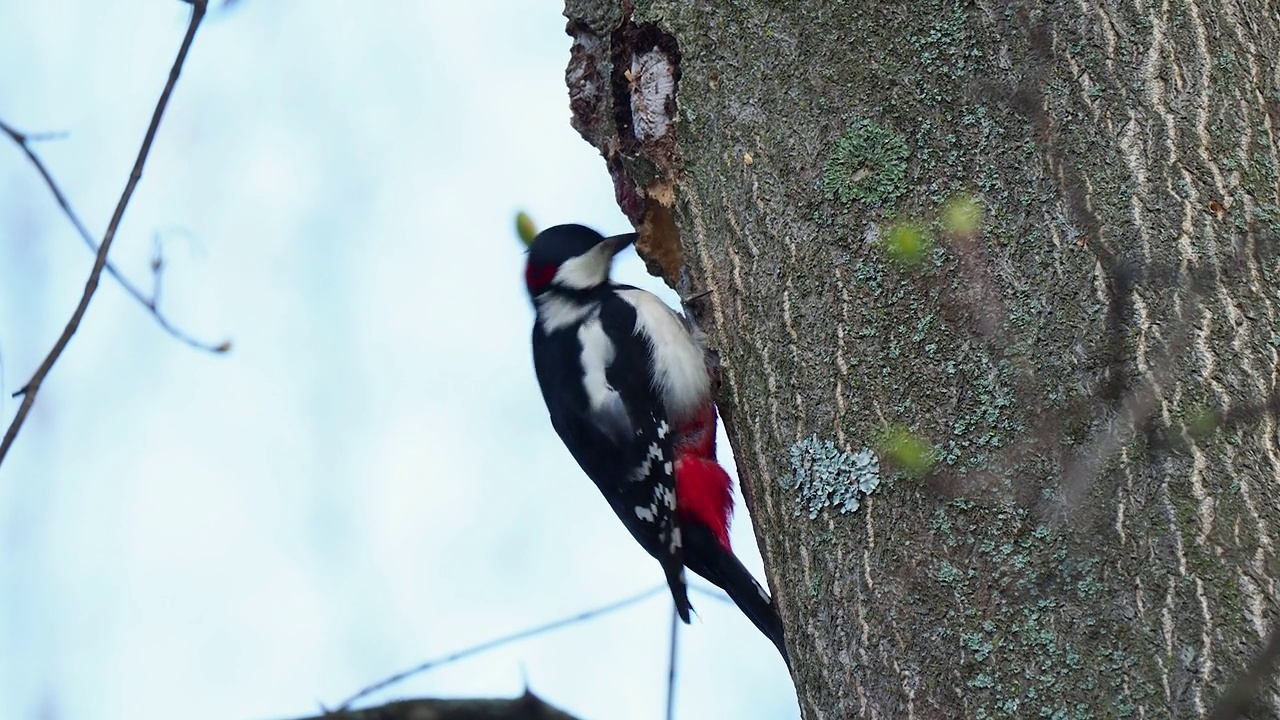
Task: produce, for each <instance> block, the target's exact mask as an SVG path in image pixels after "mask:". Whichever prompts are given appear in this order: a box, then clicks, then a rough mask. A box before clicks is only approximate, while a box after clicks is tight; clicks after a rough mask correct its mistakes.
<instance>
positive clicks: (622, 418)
mask: <svg viewBox="0 0 1280 720" xmlns="http://www.w3.org/2000/svg"><path fill="white" fill-rule="evenodd" d="M578 342H579V343H580V344H581V345H582V382H583V386H584V387H585V389H586V391H587V403H588V405H589V407H590V408H591V413H592V414H593V415H594V416H595V417H596V420H597V422H599V424H600V427H602V428H604V429H605V431H606V432H607V433H608V434H609V435H611V436H612V437H613V439H614V440H617V441H619V442H622V441H625V440H626V439H627V438H628V436H629V435H630V434H631V418H630V417H629V416H628V415H627V406H626V405H625V404H623V402H622V396H621V395H620V394H619V393H618V391H617V390H615V389H614V388H613V386H612V385H610V384H609V378H608V376H607V375H606V374H605V372H606V371H607V370H608V369H609V366H610V365H611V364H613V358H614V348H613V342H612V341H611V340H609V336H608V335H607V334H606V333H605V331H604V326H603V325H602V324H601V323H600V317H599V316H598V315H597V316H595V317H592V318H590V319H588V320H587V321H586V322H584V323H582V325H580V326H578Z"/></svg>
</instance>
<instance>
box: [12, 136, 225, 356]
mask: <svg viewBox="0 0 1280 720" xmlns="http://www.w3.org/2000/svg"><path fill="white" fill-rule="evenodd" d="M0 132H3V133H4V134H5V135H8V136H9V139H10V140H12V141H13V142H14V144H15V145H17V146H18V147H19V148H21V149H22V152H23V153H24V154H25V155H26V156H27V159H28V160H30V161H31V164H32V165H34V166H35V168H36V172H38V173H40V177H41V178H43V179H44V184H45V185H46V186H48V188H49V191H50V192H52V193H53V199H54V200H56V201H57V203H58V207H60V208H62V213H63V214H64V215H66V216H67V219H68V220H70V221H71V224H72V226H74V227H75V229H76V232H77V233H79V235H80V238H81V239H82V240H84V242H85V245H88V246H89V249H90V250H92V251H93V252H94V253H97V252H98V250H99V249H100V248H99V247H98V243H97V241H96V240H94V239H93V234H92V233H90V232H89V228H88V227H86V226H85V224H84V221H83V220H81V219H80V216H79V215H78V214H76V211H75V210H74V209H73V208H72V207H71V201H70V200H68V199H67V196H66V195H65V194H64V193H63V192H62V188H61V187H60V186H59V185H58V183H57V181H56V180H54V179H53V174H52V173H50V172H49V169H48V168H47V167H46V166H45V164H44V161H42V160H41V159H40V157H39V156H38V155H36V153H35V151H34V150H32V149H31V143H33V142H36V141H38V140H52V139H56V138H58V137H61V135H62V133H44V134H41V135H36V134H33V133H23V132H20V131H18V130H17V129H15V128H14V127H13V126H12V125H10V124H9V123H7V122H5V121H4V120H2V119H0ZM152 268H153V275H154V282H155V291H153V292H152V294H151V297H147V296H146V295H145V294H143V292H142V290H140V289H139V288H138V286H137V285H134V284H133V283H132V282H130V281H129V278H127V277H125V276H124V273H122V272H121V271H120V269H119V268H117V267H116V266H115V264H113V263H112V262H111V261H109V260H108V261H106V263H105V265H104V266H103V269H105V270H106V272H107V274H108V275H110V276H111V277H112V278H114V279H115V280H116V282H118V283H120V287H122V288H124V291H125V292H126V293H128V294H129V295H131V296H133V299H134V300H137V301H138V304H140V305H142V307H144V308H146V309H147V311H148V312H150V313H151V316H152V317H154V318H155V320H156V323H158V324H159V325H160V327H161V329H163V330H164V331H165V332H167V333H169V335H171V336H172V337H174V338H175V339H177V340H179V341H181V342H182V343H185V344H186V345H189V346H191V347H193V348H195V349H197V350H204V351H205V352H211V353H223V352H226V351H227V350H229V349H230V347H231V345H230V343H228V342H225V341H223V342H219V343H210V342H205V341H203V340H199V339H197V338H195V337H192V336H191V335H189V334H187V333H186V332H184V331H182V330H181V329H179V328H178V327H176V326H174V325H173V323H172V322H170V321H169V319H168V318H166V317H165V316H164V315H163V314H162V313H161V312H160V293H159V289H160V272H159V268H158V267H156V263H155V262H154V260H153V263H152Z"/></svg>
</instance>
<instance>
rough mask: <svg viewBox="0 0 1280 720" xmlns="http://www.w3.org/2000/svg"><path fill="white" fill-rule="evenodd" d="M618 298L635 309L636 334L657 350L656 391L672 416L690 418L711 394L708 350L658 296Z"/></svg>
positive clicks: (634, 292)
mask: <svg viewBox="0 0 1280 720" xmlns="http://www.w3.org/2000/svg"><path fill="white" fill-rule="evenodd" d="M618 295H619V297H621V298H622V299H623V300H626V301H627V302H628V303H630V304H631V306H632V307H633V308H635V310H636V332H637V333H640V334H641V335H643V336H644V337H645V338H646V339H648V341H649V347H650V348H652V350H653V364H654V370H655V372H654V383H655V384H656V386H657V387H655V388H654V390H655V391H656V392H657V393H658V394H659V395H661V396H662V402H663V405H665V406H666V408H667V412H668V413H669V414H670V416H671V417H673V418H676V419H683V418H687V417H689V416H690V415H692V414H693V413H694V412H696V411H697V410H698V409H699V408H700V407H701V406H702V405H703V404H705V403H706V401H707V396H708V395H710V394H711V378H710V376H709V375H708V374H707V364H706V353H705V350H704V349H703V348H702V347H701V346H700V345H698V343H696V342H694V339H693V337H692V336H691V335H690V334H689V331H688V329H687V328H685V326H684V322H682V321H681V319H680V316H679V315H677V314H676V313H675V311H674V310H672V309H671V308H669V307H667V305H666V303H664V302H662V301H661V300H659V299H658V296H657V295H654V294H653V293H650V292H646V291H644V290H639V289H627V290H619V291H618Z"/></svg>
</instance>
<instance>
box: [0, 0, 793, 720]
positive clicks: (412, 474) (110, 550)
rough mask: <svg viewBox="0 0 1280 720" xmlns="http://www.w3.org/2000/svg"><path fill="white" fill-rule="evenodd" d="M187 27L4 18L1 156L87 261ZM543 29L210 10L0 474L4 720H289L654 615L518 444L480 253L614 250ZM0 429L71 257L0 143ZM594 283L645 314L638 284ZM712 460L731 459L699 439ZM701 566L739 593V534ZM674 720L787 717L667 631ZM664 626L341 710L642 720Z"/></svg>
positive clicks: (168, 3)
mask: <svg viewBox="0 0 1280 720" xmlns="http://www.w3.org/2000/svg"><path fill="white" fill-rule="evenodd" d="M188 13H189V6H187V5H184V4H182V3H180V2H177V0H113V1H112V2H109V3H102V2H89V1H88V0H79V1H77V2H72V1H70V0H8V1H7V2H4V3H0V119H3V120H5V121H6V122H8V123H10V124H11V125H14V126H15V127H17V128H18V129H20V130H23V131H27V132H33V133H34V132H46V131H66V132H67V133H68V135H67V136H66V137H65V138H63V139H59V140H56V141H49V142H42V143H40V144H38V145H36V146H35V149H36V151H37V152H38V153H39V154H40V155H41V156H42V157H43V159H44V160H45V162H46V163H47V164H48V166H49V168H50V170H51V171H52V172H53V174H54V176H55V177H56V178H57V179H58V180H59V181H60V183H61V184H62V186H63V189H64V191H65V192H66V193H67V195H68V196H69V198H70V199H71V201H72V203H73V204H74V206H75V207H76V209H77V210H78V211H79V212H80V214H81V216H82V217H83V218H84V219H85V221H86V222H87V224H88V225H89V227H90V229H91V230H92V231H93V232H94V233H95V234H97V235H99V236H100V234H101V233H102V231H103V230H104V229H105V227H106V224H107V221H108V219H109V217H110V214H111V211H112V209H113V207H114V205H115V202H116V200H117V199H118V197H119V194H120V192H121V190H122V189H123V187H124V184H125V181H126V179H127V175H128V172H129V169H130V167H131V166H132V163H133V160H134V157H135V154H136V152H137V149H138V145H139V143H140V141H141V139H142V136H143V134H144V132H145V129H146V125H147V122H148V120H149V117H150V114H151V112H152V110H153V108H154V105H155V102H156V99H157V98H158V96H159V93H160V91H161V89H162V88H163V86H164V82H165V78H166V76H167V74H168V71H169V67H170V64H171V62H172V59H173V55H174V53H175V52H176V50H177V48H178V45H179V44H180V41H181V37H182V34H183V31H184V30H185V27H186V23H187V19H188ZM559 13H560V8H559V6H558V4H554V3H528V2H518V1H516V0H511V1H509V2H505V3H498V2H474V3H447V2H423V1H421V0H419V1H416V2H409V1H404V0H387V1H386V2H380V3H355V2H338V1H336V0H316V1H310V2H300V1H295V2H279V1H272V2H266V1H262V0H242V1H241V2H238V3H236V4H234V5H232V6H230V7H226V8H221V7H220V6H219V5H218V4H216V3H215V4H214V7H213V8H212V9H211V13H210V16H209V18H208V19H207V21H206V22H205V24H204V25H203V26H202V28H201V30H200V33H199V35H198V36H197V38H196V41H195V44H194V47H193V50H192V53H191V56H190V58H189V60H188V62H187V64H186V66H185V69H184V71H183V75H182V78H181V80H180V81H179V82H178V85H177V90H176V92H175V94H174V97H173V100H172V102H171V104H170V106H169V110H168V113H167V115H166V117H165V119H164V122H163V124H162V126H161V129H160V133H159V136H158V138H157V141H156V145H155V147H154V150H153V152H152V154H151V157H150V160H149V164H148V166H147V169H146V172H145V174H144V176H143V180H142V183H141V185H140V186H139V189H138V192H137V194H136V195H135V197H134V200H133V202H132V204H131V206H130V207H129V210H128V213H127V214H126V216H125V219H124V222H123V224H122V225H121V227H120V231H119V234H118V236H117V241H116V244H115V246H114V247H113V250H112V258H113V260H114V261H115V262H116V263H117V264H118V265H119V266H120V267H121V268H122V270H123V271H124V272H126V273H127V274H128V275H129V276H130V277H131V278H133V279H134V281H135V282H136V283H138V284H139V285H141V286H142V287H143V288H144V289H149V288H150V283H151V278H150V275H151V273H150V267H149V266H150V261H151V258H152V255H153V253H154V251H155V248H156V246H157V244H159V247H161V248H162V250H163V256H164V258H165V263H166V267H165V273H164V285H163V292H162V301H161V304H162V309H163V311H164V313H165V314H166V315H167V316H168V317H170V318H171V319H172V320H173V322H174V323H175V324H177V325H179V326H180V327H181V328H183V329H184V330H185V331H187V332H190V333H191V334H193V335H195V336H197V337H200V338H202V339H205V340H207V341H210V342H213V343H217V342H220V341H222V340H224V339H225V340H230V341H231V342H232V344H233V350H232V351H231V353H229V354H228V355H224V356H214V355H210V354H207V353H202V352H199V351H195V350H192V349H190V348H188V347H186V346H184V345H182V344H180V343H178V342H177V341H175V340H174V339H172V338H170V337H169V336H168V335H166V334H165V333H164V332H162V331H161V330H160V329H159V328H158V327H157V325H156V323H155V321H154V320H153V319H152V318H151V317H150V316H149V315H148V314H147V313H146V312H145V311H144V310H143V309H142V308H140V307H139V306H138V305H137V304H136V303H135V302H134V301H133V300H132V299H131V298H129V297H128V296H127V295H125V294H124V292H122V291H121V290H120V288H119V287H118V286H117V285H116V284H115V283H114V282H113V281H111V280H110V279H107V278H106V277H105V276H104V280H103V285H102V287H101V289H100V290H99V292H98V294H97V296H96V297H95V299H94V301H93V304H92V305H91V306H90V308H89V312H88V314H87V316H86V318H85V322H84V324H83V325H82V327H81V329H80V332H79V334H77V335H76V337H75V338H74V339H73V340H72V342H71V344H70V346H69V349H68V350H67V352H66V354H65V355H63V357H62V359H61V360H60V361H59V363H58V365H57V366H55V368H54V370H53V372H52V374H51V375H50V376H49V378H48V380H47V381H46V383H45V385H44V387H43V388H42V390H41V393H40V395H39V399H38V401H37V403H36V405H35V408H34V411H33V414H32V415H31V417H30V418H29V419H28V421H27V423H26V425H25V427H24V429H23V431H22V434H21V435H20V436H19V438H18V442H17V444H16V446H15V447H14V449H13V450H12V452H11V453H10V455H9V457H8V458H7V460H6V461H5V463H4V464H3V466H0V716H3V717H5V718H39V719H50V720H51V719H55V718H56V719H59V720H62V719H65V720H79V719H81V718H85V719H88V718H93V719H95V720H97V719H106V720H111V719H115V718H119V719H126V718H127V719H128V720H144V719H146V718H172V717H182V718H184V719H186V720H194V719H197V718H284V717H295V716H302V715H309V714H313V713H315V712H317V710H318V704H319V703H324V704H326V705H330V706H332V705H334V704H336V703H338V702H340V701H341V700H342V699H343V698H345V697H347V696H349V695H351V694H352V693H354V692H355V691H356V690H358V689H359V688H360V687H363V686H364V685H367V684H369V683H371V682H374V681H376V680H378V679H380V678H382V677H384V676H387V675H389V674H391V673H393V672H396V671H398V670H401V669H403V668H405V667H408V666H412V665H414V664H416V663H418V662H420V661H422V660H425V659H428V658H431V657H434V656H437V655H441V654H445V653H447V652H450V651H453V650H458V649H462V648H465V647H467V646H470V645H474V644H477V643H479V642H482V641H485V640H489V639H491V638H494V637H497V636H500V635H503V634H507V633H510V632H515V631H518V630H521V629H524V628H527V627H532V626H534V625H537V624H540V623H543V622H547V621H550V620H554V619H557V618H559V617H562V616H566V615H570V614H573V613H576V612H579V611H582V610H586V609H589V608H591V607H594V606H597V605H603V604H606V603H609V602H611V601H614V600H617V599H620V598H622V597H625V596H627V595H629V594H633V593H636V592H639V591H642V590H644V589H646V588H648V587H652V586H655V585H657V584H660V583H661V574H660V571H659V568H658V565H657V563H656V562H654V561H653V560H652V559H650V558H649V557H648V556H646V555H644V554H643V552H642V551H641V550H640V549H639V548H638V547H637V546H636V544H635V543H634V541H632V540H631V538H630V536H629V535H627V533H626V531H625V530H624V529H623V528H622V526H621V524H619V523H618V521H617V520H616V519H615V518H614V516H613V514H612V513H611V512H610V511H609V510H608V508H607V506H606V505H605V503H604V502H603V500H602V499H601V498H600V497H599V495H598V492H597V491H596V489H595V488H594V486H592V485H591V483H590V481H588V480H587V479H586V478H585V476H583V475H582V474H581V472H580V471H579V470H578V468H577V466H576V465H575V464H574V463H573V461H572V459H571V458H570V456H569V454H568V452H567V451H565V450H564V448H563V447H562V446H561V444H560V442H559V441H558V439H557V438H556V436H555V434H554V432H553V431H552V429H551V427H550V424H549V422H548V421H547V419H546V411H545V409H544V407H543V406H542V401H541V398H540V396H539V395H538V390H537V386H536V383H535V381H534V378H533V372H532V367H531V362H530V358H529V350H528V336H529V329H530V323H531V320H532V312H531V310H530V308H529V304H528V301H527V299H526V297H525V294H524V290H523V285H522V279H521V278H522V273H521V268H522V264H523V248H522V246H521V245H520V244H519V241H518V240H517V239H516V237H515V234H514V230H513V218H514V215H515V212H516V211H517V210H519V209H526V210H527V211H528V212H529V213H530V214H531V215H532V217H533V218H534V220H535V221H536V222H537V223H538V225H539V226H540V227H545V226H548V225H551V224H556V223H559V222H567V221H577V222H583V223H586V224H589V225H592V226H595V227H596V228H598V229H599V230H601V231H603V232H605V233H617V232H623V231H626V230H628V229H629V226H628V225H627V223H626V220H625V218H624V217H623V216H622V215H621V213H620V212H619V211H618V210H617V207H616V206H615V204H614V201H613V191H612V186H611V184H610V182H609V178H608V176H607V174H606V173H605V170H604V164H603V162H602V161H601V160H600V159H599V157H598V155H597V153H596V151H595V150H594V149H593V148H591V147H590V146H589V145H587V144H586V143H585V142H583V141H582V140H581V139H580V138H579V137H578V136H577V134H576V132H575V131H574V130H573V129H572V128H571V127H570V125H569V111H568V99H567V93H566V90H565V87H564V80H563V74H564V66H565V63H566V61H567V58H568V48H569V39H568V37H567V36H566V35H565V34H564V19H563V18H562V17H561V16H560V14H559ZM0 140H2V141H3V142H0V382H2V384H3V387H2V388H0V389H2V390H3V392H2V393H0V420H2V421H3V424H4V425H5V426H7V425H8V423H9V421H10V419H11V418H12V416H13V413H14V411H15V410H16V409H17V407H18V400H16V399H12V398H10V397H9V395H10V394H11V393H12V392H14V391H15V390H17V389H18V388H19V387H21V386H22V385H23V383H25V382H26V380H27V379H28V378H29V377H30V374H31V372H32V371H33V370H34V369H35V367H36V366H37V365H38V363H39V362H40V360H41V358H42V357H43V356H44V354H45V353H46V352H48V350H49V348H50V347H51V346H52V344H53V342H54V341H55V339H56V337H57V335H58V333H59V332H60V331H61V329H62V327H63V325H64V324H65V322H66V320H67V318H68V317H69V316H70V313H71V311H72V309H73V308H74V306H75V304H76V302H77V301H78V299H79V296H80V293H81V291H82V288H83V286H84V282H85V278H86V277H87V275H88V272H89V269H90V267H91V265H92V260H93V258H92V255H91V253H90V252H89V251H88V249H87V248H86V247H85V246H84V245H83V244H82V242H81V240H80V239H79V238H78V237H77V236H76V234H75V231H74V229H73V228H72V226H71V225H70V224H69V223H68V221H67V220H66V218H65V217H64V216H63V215H62V214H61V212H60V211H59V210H58V208H57V206H56V205H55V204H54V202H53V199H52V197H51V195H50V193H49V192H48V190H47V189H46V188H45V187H44V185H43V183H42V182H41V180H40V178H39V176H38V175H37V174H36V172H35V170H34V168H33V167H32V166H31V165H30V164H29V163H28V162H27V160H26V159H25V157H24V156H23V155H22V154H21V152H20V151H19V150H18V148H17V147H16V146H14V145H13V144H12V143H9V142H8V140H7V139H4V138H0ZM617 274H618V276H619V277H620V278H621V279H623V280H624V281H626V282H631V283H633V284H637V285H640V286H642V287H645V288H648V289H651V290H655V291H660V290H661V291H663V295H664V297H665V298H666V299H668V300H669V301H670V300H673V299H674V295H673V294H671V293H669V292H665V288H663V287H662V285H661V282H660V281H658V280H657V279H655V278H652V277H649V276H648V275H647V274H646V273H645V271H644V267H643V264H642V263H641V262H640V261H639V260H638V259H637V258H636V257H635V256H634V254H630V253H628V254H626V255H624V256H623V257H622V258H621V260H620V262H619V264H618V268H617ZM720 447H721V455H722V457H723V458H724V459H725V460H726V464H729V463H728V460H729V448H728V443H727V442H725V441H724V439H723V436H722V438H721V446H720ZM733 538H734V544H735V547H736V549H737V551H738V553H739V555H740V556H742V557H743V560H744V562H746V563H747V565H748V567H750V568H752V570H753V571H755V572H756V574H757V576H762V574H761V570H760V561H759V556H758V554H757V553H756V550H755V543H754V539H753V536H752V534H751V529H750V524H749V519H748V518H747V516H746V513H745V511H743V510H739V514H738V517H737V523H736V524H735V526H734V534H733ZM695 603H696V604H697V605H698V610H699V611H700V612H699V615H698V617H697V618H696V619H695V621H694V624H693V625H692V626H690V627H688V628H685V629H683V630H682V633H681V638H680V643H681V645H680V661H679V680H678V689H677V698H676V703H677V716H678V717H682V718H719V717H724V718H795V717H798V716H799V713H798V710H797V708H796V701H795V694H794V691H793V690H792V689H791V684H790V679H789V677H788V675H787V672H786V669H785V667H784V666H783V664H782V662H781V661H780V660H779V658H778V657H777V654H776V652H775V651H774V649H773V647H772V646H771V645H770V644H769V643H768V641H767V640H765V639H764V638H763V637H762V636H761V635H760V634H759V633H758V632H757V631H756V630H755V629H754V627H753V626H752V625H751V624H750V623H749V622H748V621H747V620H746V619H745V618H744V617H742V615H741V614H740V613H739V612H738V611H737V610H736V608H733V607H732V606H729V605H725V604H721V603H718V602H715V601H713V600H709V599H706V598H700V597H695ZM670 612H671V611H670V600H669V598H668V597H667V596H666V595H665V594H663V595H659V596H655V597H654V598H653V599H651V600H648V601H646V602H644V603H643V604H640V605H637V606H635V607H632V608H630V609H628V610H625V611H623V612H621V613H619V614H615V615H610V616H608V617H604V618H600V619H596V620H593V621H590V622H588V623H585V624H582V625H577V626H574V627H572V628H569V629H566V630H562V631H559V632H556V633H553V634H548V635H543V636H540V637H538V638H536V639H533V640H528V641H524V642H521V643H518V644H513V645H508V646H506V647H503V648H501V649H499V650H496V651H493V652H489V653H486V654H483V655H481V656H479V657H476V658H474V659H471V660H467V661H464V662H461V663H458V664H454V665H450V666H448V667H444V668H441V669H438V670H436V671H433V672H431V673H428V674H426V675H424V676H421V677H419V678H417V679H415V680H413V681H411V682H408V683H404V684H401V685H397V686H395V687H393V688H391V689H390V690H388V691H386V692H384V693H380V694H379V695H377V696H375V697H373V698H370V699H369V702H381V701H385V700H388V699H391V698H395V697H410V696H514V695H517V694H519V693H520V692H522V691H523V689H524V687H525V683H526V681H527V683H528V686H529V687H530V689H532V690H533V691H534V692H535V693H537V694H539V695H540V696H542V697H543V698H544V699H546V700H547V701H548V702H550V703H552V704H554V705H557V706H559V707H561V708H563V709H565V710H567V711H569V712H571V713H574V714H576V715H578V716H580V717H583V718H600V719H611V718H644V719H645V720H652V719H654V718H661V717H662V716H663V710H664V707H665V692H666V681H665V675H666V672H667V662H666V654H667V633H668V627H669V618H670Z"/></svg>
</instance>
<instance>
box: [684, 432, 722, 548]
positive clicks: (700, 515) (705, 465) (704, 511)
mask: <svg viewBox="0 0 1280 720" xmlns="http://www.w3.org/2000/svg"><path fill="white" fill-rule="evenodd" d="M675 470H676V507H677V508H678V510H677V511H676V512H677V514H678V515H679V516H680V518H681V520H683V521H688V520H693V521H696V522H697V523H698V524H700V525H705V526H706V527H707V528H709V529H710V530H711V532H712V534H713V535H715V536H716V540H718V541H720V545H721V546H723V547H724V549H725V550H729V549H730V548H729V517H730V515H731V514H732V513H733V480H732V479H730V478H729V473H727V472H725V469H724V468H722V467H720V463H718V462H716V461H715V458H714V457H713V458H710V459H708V458H704V457H698V456H697V455H691V454H684V453H681V454H677V455H676V468H675Z"/></svg>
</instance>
